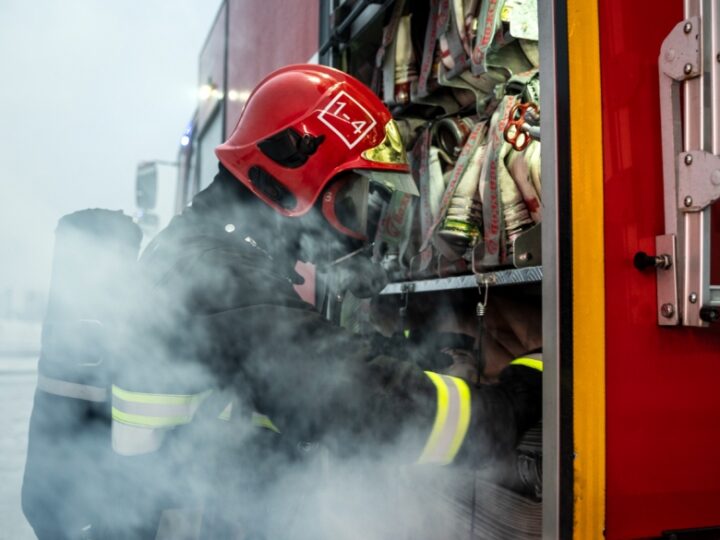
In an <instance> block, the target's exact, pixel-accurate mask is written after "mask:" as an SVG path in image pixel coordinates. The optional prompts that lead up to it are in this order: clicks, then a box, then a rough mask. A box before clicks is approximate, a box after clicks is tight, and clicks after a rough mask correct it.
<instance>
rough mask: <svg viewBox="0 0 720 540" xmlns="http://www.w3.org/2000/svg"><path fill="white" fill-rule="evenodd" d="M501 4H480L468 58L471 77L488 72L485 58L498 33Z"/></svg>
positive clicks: (490, 0) (493, 1)
mask: <svg viewBox="0 0 720 540" xmlns="http://www.w3.org/2000/svg"><path fill="white" fill-rule="evenodd" d="M501 2H502V0H484V1H483V2H482V7H481V8H480V14H479V16H478V33H477V37H476V39H475V48H474V49H473V52H472V55H471V56H470V65H471V69H472V72H473V75H482V74H483V73H486V72H487V71H488V66H487V56H488V53H489V51H490V48H491V46H492V44H493V41H494V40H495V36H496V33H497V31H498V26H499V23H500V12H501V10H500V3H501Z"/></svg>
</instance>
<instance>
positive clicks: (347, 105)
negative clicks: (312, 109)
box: [318, 91, 377, 148]
mask: <svg viewBox="0 0 720 540" xmlns="http://www.w3.org/2000/svg"><path fill="white" fill-rule="evenodd" d="M318 119H319V120H320V121H321V122H322V123H323V124H325V125H326V126H327V127H329V128H330V130H331V131H332V132H333V133H335V135H337V136H338V137H340V140H341V141H342V142H344V143H345V145H346V146H347V147H348V148H354V147H355V146H356V145H357V144H358V143H359V142H360V141H362V140H363V139H364V138H365V137H366V136H367V134H368V133H370V131H371V130H372V128H374V127H375V126H376V125H377V121H376V120H375V118H373V116H372V115H371V114H370V113H369V112H368V111H367V109H365V107H363V106H362V105H360V103H358V102H357V101H356V100H355V99H354V98H353V97H352V96H350V94H348V93H347V92H345V91H341V92H339V93H338V94H337V95H336V96H335V97H334V98H332V100H330V103H328V104H327V105H326V106H325V108H323V109H322V110H321V111H320V113H319V114H318Z"/></svg>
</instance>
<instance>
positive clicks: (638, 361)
mask: <svg viewBox="0 0 720 540" xmlns="http://www.w3.org/2000/svg"><path fill="white" fill-rule="evenodd" d="M304 62H316V63H322V64H326V65H330V66H333V67H336V68H338V69H342V70H344V71H347V72H349V73H351V74H353V75H354V76H356V77H358V78H359V79H360V80H362V81H363V82H365V83H366V84H368V85H369V86H370V87H371V88H373V90H375V91H376V92H378V94H379V95H380V96H381V97H382V98H383V100H384V101H385V102H386V103H387V104H388V107H389V108H390V109H391V111H392V112H393V115H394V116H395V117H396V120H397V121H398V124H399V125H400V126H401V128H402V133H403V136H404V137H405V143H406V146H407V149H408V152H409V155H410V156H411V159H412V163H413V173H414V175H415V178H416V180H417V182H418V185H419V188H420V192H421V196H420V198H419V200H418V201H415V202H408V201H405V200H402V199H401V198H399V199H393V200H392V201H391V203H390V206H389V207H388V208H387V209H386V212H387V214H386V216H387V221H388V223H395V225H396V227H395V229H399V230H400V232H398V233H397V234H393V233H392V231H391V230H390V229H391V227H390V226H389V225H388V228H387V229H386V233H387V236H388V238H387V239H386V243H387V244H388V245H389V246H390V249H389V250H388V251H387V252H386V253H385V255H384V257H385V259H384V261H383V262H384V264H386V266H387V268H389V269H390V270H391V272H390V273H391V275H392V276H393V280H392V282H391V283H390V284H388V285H387V286H386V287H385V289H384V290H383V291H382V293H381V295H380V296H381V297H382V298H381V299H380V301H379V305H381V306H384V308H385V309H386V311H388V310H389V312H390V313H391V315H392V314H393V313H394V314H395V315H396V319H397V321H399V322H397V324H398V325H399V327H400V329H401V330H403V331H415V330H421V331H422V320H423V317H420V316H416V315H413V314H414V313H415V314H417V313H422V312H423V309H424V310H425V311H427V306H433V305H435V304H440V303H443V302H444V303H446V304H447V303H449V304H450V305H451V306H453V308H454V309H456V310H458V311H463V310H464V311H465V312H467V313H465V314H464V315H462V316H461V317H460V319H462V321H464V322H463V324H467V325H472V324H475V323H477V324H478V325H479V326H478V329H477V330H476V331H475V334H476V335H477V334H478V333H480V334H482V329H483V325H484V324H485V322H486V321H490V320H491V317H492V316H493V314H492V311H493V310H495V312H498V311H500V312H502V310H503V309H504V307H503V306H504V305H506V304H505V303H503V302H502V301H500V302H496V303H494V304H493V300H494V299H498V298H499V299H500V300H502V299H507V298H514V299H517V298H520V299H522V300H523V302H525V305H528V306H529V307H530V308H536V309H537V312H538V313H540V314H541V320H542V352H543V360H544V374H543V377H544V382H543V385H544V386H543V393H544V396H543V422H542V439H541V440H542V443H541V447H542V471H543V474H542V502H541V503H540V502H538V499H539V497H537V498H535V499H534V500H533V504H535V505H536V507H535V508H536V510H533V511H535V512H536V513H537V516H538V520H537V521H536V522H534V523H535V525H534V528H532V527H531V528H530V529H529V530H526V531H525V532H524V533H523V534H524V536H523V535H518V536H513V535H512V534H510V533H507V535H506V536H505V537H506V538H514V537H518V538H563V539H569V538H576V539H583V540H584V539H596V538H597V539H599V538H603V537H604V538H607V539H611V540H616V539H630V538H633V539H635V538H643V539H649V538H665V539H678V540H680V539H688V540H689V539H701V538H708V539H709V538H720V459H718V458H717V456H716V455H715V453H716V452H717V449H718V447H720V391H718V380H716V379H715V377H717V376H719V375H720V367H719V366H720V364H719V363H720V333H718V331H717V330H718V327H719V326H720V323H716V321H717V319H718V318H720V257H719V256H718V253H720V245H718V244H719V243H720V215H718V212H717V211H716V210H717V205H716V204H715V202H716V200H717V199H718V197H720V2H719V1H718V0H684V3H683V1H681V0H657V1H656V2H652V3H643V2H627V1H622V0H604V1H602V2H601V1H599V0H554V1H539V2H538V1H536V0H452V1H450V0H414V1H412V2H410V1H402V0H303V1H301V2H300V1H296V2H281V1H280V0H262V1H261V0H225V1H224V2H223V3H222V5H221V6H220V8H219V11H218V14H217V17H216V18H215V21H214V23H213V25H212V27H211V29H210V32H209V35H208V37H207V40H206V42H205V44H204V46H203V48H202V51H201V53H200V58H199V78H198V83H199V88H200V92H199V101H198V105H197V109H196V111H195V112H194V114H193V115H192V118H191V120H190V122H189V123H188V125H187V128H186V129H185V131H184V133H183V134H182V138H181V140H180V148H179V155H178V164H179V174H178V181H177V186H176V189H177V194H176V204H175V211H176V212H180V211H181V210H182V208H183V207H184V206H186V205H187V204H188V203H189V202H190V200H191V199H192V197H193V195H194V194H195V193H197V192H198V191H199V190H202V189H203V188H205V187H206V186H207V185H208V184H209V183H210V182H211V181H212V179H213V177H214V175H215V174H216V172H217V159H216V157H215V155H214V148H215V147H216V146H217V145H218V144H220V143H221V142H222V141H223V140H224V139H225V138H226V137H227V136H228V135H229V134H230V133H231V131H232V129H233V128H234V126H235V124H236V122H237V119H238V117H239V115H240V112H241V110H242V107H243V104H244V102H245V101H246V100H247V99H248V97H249V95H250V92H251V90H252V89H253V88H254V86H255V85H256V84H257V83H258V82H260V81H261V80H262V79H263V77H264V76H265V75H267V74H268V73H269V72H271V71H272V70H274V69H276V68H279V67H281V66H284V65H287V64H293V63H304ZM540 93H541V95H540ZM473 137H475V138H474V139H473ZM478 141H479V142H480V146H479V147H478V146H473V144H475V145H477V144H478ZM480 148H482V149H483V151H484V154H482V151H481V150H480ZM531 154H532V156H531ZM473 166H474V167H475V168H474V169H473ZM523 167H524V168H523ZM468 171H470V172H468ZM473 171H474V172H473ZM469 177H474V181H475V184H472V180H473V178H469ZM540 179H541V180H540ZM467 183H469V184H468V185H470V188H469V189H468V188H467V185H465V184H467ZM461 192H462V193H461ZM403 231H404V232H403ZM303 271H304V272H305V274H306V275H307V276H308V278H311V279H309V280H308V281H309V282H310V283H312V285H313V286H312V287H309V288H306V289H305V290H303V291H301V293H302V294H303V295H304V297H305V298H306V299H308V300H309V301H312V302H314V303H316V305H318V306H319V307H322V308H323V309H324V310H325V311H326V313H327V314H328V316H329V317H331V318H336V319H337V320H339V321H340V322H342V323H343V324H348V325H350V326H352V325H353V324H354V325H356V326H357V325H361V323H362V321H358V320H350V319H351V317H350V318H348V316H347V313H348V312H349V311H353V312H356V313H365V312H366V311H367V310H366V309H352V310H348V309H346V308H345V307H344V306H347V305H348V303H350V304H351V305H353V306H355V307H357V306H364V304H363V303H362V302H358V303H357V304H352V302H353V301H354V300H353V299H349V298H348V297H342V296H341V295H337V294H335V293H336V292H337V291H336V290H335V289H333V286H334V285H333V281H332V278H331V277H328V276H314V272H313V269H312V268H311V267H305V268H303ZM714 283H718V285H713V284H714ZM488 299H489V302H488ZM365 307H367V306H365ZM343 313H345V315H343ZM391 318H392V316H391ZM366 322H367V321H366ZM540 518H541V519H540ZM476 527H479V525H476ZM518 534H519V533H518ZM472 535H473V536H471V537H474V538H484V537H485V536H483V533H482V531H478V530H474V531H472ZM500 537H502V536H500Z"/></svg>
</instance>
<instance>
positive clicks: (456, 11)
mask: <svg viewBox="0 0 720 540" xmlns="http://www.w3.org/2000/svg"><path fill="white" fill-rule="evenodd" d="M448 7H449V11H450V13H449V16H448V20H447V22H446V23H445V26H444V27H443V28H442V29H441V30H442V31H441V34H440V51H441V61H442V66H441V68H440V70H441V72H442V73H443V74H444V76H445V77H446V78H447V79H451V78H453V77H455V76H457V75H459V74H461V73H462V72H464V71H465V70H466V69H467V68H468V65H469V56H470V54H471V52H472V51H471V46H470V43H469V40H468V36H467V32H466V26H465V20H466V18H467V7H466V5H465V2H464V1H463V0H452V3H450V4H449V6H448Z"/></svg>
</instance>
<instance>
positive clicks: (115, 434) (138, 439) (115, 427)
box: [112, 420, 170, 456]
mask: <svg viewBox="0 0 720 540" xmlns="http://www.w3.org/2000/svg"><path fill="white" fill-rule="evenodd" d="M169 429H170V428H150V427H140V426H130V425H128V424H123V423H122V422H118V421H116V420H113V422H112V447H113V450H114V451H115V452H117V453H118V454H120V455H122V456H137V455H140V454H149V453H151V452H155V451H156V450H158V449H159V448H160V446H161V445H162V442H163V439H164V438H165V433H167V432H168V431H169Z"/></svg>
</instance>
